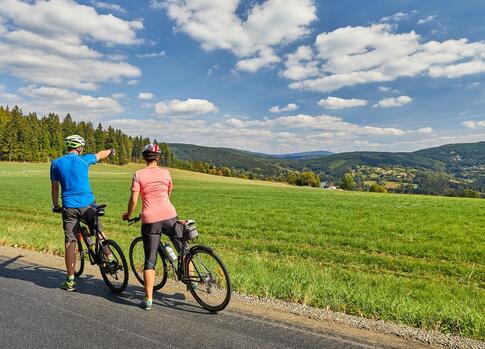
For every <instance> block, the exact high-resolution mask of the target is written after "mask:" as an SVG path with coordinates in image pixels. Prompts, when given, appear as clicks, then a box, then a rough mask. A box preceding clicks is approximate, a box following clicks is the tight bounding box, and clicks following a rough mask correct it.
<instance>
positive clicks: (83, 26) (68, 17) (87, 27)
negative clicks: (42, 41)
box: [0, 0, 143, 45]
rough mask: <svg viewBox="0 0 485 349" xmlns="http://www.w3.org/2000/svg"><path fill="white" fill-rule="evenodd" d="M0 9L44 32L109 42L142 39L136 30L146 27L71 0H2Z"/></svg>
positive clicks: (138, 22)
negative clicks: (33, 1) (34, 0)
mask: <svg viewBox="0 0 485 349" xmlns="http://www.w3.org/2000/svg"><path fill="white" fill-rule="evenodd" d="M0 13H1V14H2V16H3V17H5V18H7V19H10V20H12V21H14V22H15V24H16V25H18V26H20V27H22V28H25V29H27V30H29V31H31V32H35V33H38V34H40V35H43V36H46V37H48V36H63V35H79V36H88V37H90V38H92V39H94V40H97V41H102V42H105V43H108V44H128V45H131V44H135V43H138V42H140V40H139V39H138V38H137V37H136V33H135V30H139V29H142V28H143V23H142V22H140V21H124V20H122V19H119V18H117V17H115V16H113V15H111V14H108V15H100V14H98V13H97V12H96V10H95V9H94V8H93V7H90V6H85V5H81V4H78V3H76V2H74V1H70V0H53V1H36V2H35V3H33V4H30V3H26V2H23V1H19V0H2V1H0Z"/></svg>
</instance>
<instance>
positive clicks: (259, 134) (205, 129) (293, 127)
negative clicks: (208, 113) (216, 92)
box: [110, 114, 443, 153]
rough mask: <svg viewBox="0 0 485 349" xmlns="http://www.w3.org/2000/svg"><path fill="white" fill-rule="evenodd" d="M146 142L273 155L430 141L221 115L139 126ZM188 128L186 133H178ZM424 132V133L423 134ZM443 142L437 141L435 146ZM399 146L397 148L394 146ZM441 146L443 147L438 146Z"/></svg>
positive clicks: (317, 118) (319, 118) (318, 119)
mask: <svg viewBox="0 0 485 349" xmlns="http://www.w3.org/2000/svg"><path fill="white" fill-rule="evenodd" d="M110 123H111V124H112V125H113V126H115V127H118V128H122V129H123V130H125V131H127V132H129V133H131V134H135V135H136V134H138V133H139V125H140V120H136V119H117V120H112V121H110ZM143 124H144V125H146V126H147V127H146V129H147V131H148V132H151V134H149V136H151V137H156V138H162V137H163V139H166V140H167V141H168V142H189V143H193V144H194V143H195V144H203V145H209V146H210V145H213V146H225V147H232V148H240V149H247V150H254V151H266V152H273V153H283V152H294V151H307V150H315V149H329V150H331V151H346V150H363V149H374V150H378V149H380V150H390V149H391V147H394V148H393V149H395V150H401V151H402V150H403V146H402V145H401V144H405V145H406V147H407V148H410V147H414V148H413V149H415V148H416V147H417V145H416V144H417V143H416V142H418V141H421V140H430V139H431V137H430V134H425V133H426V132H427V131H428V130H426V132H423V130H420V129H418V130H409V129H401V128H394V127H380V126H375V125H358V124H355V123H351V122H347V121H345V120H344V119H343V118H340V117H337V116H332V115H325V114H323V115H306V114H296V115H289V116H279V117H275V118H264V119H258V120H255V119H245V118H241V117H236V116H230V115H226V117H225V118H224V119H222V120H218V121H211V119H206V118H197V117H194V118H190V119H189V118H178V117H170V116H167V117H164V118H162V119H149V120H143ZM185 128H190V133H184V132H182V133H180V129H185ZM423 129H425V128H423ZM440 141H441V142H442V140H440ZM394 144H398V145H394ZM441 144H443V143H441Z"/></svg>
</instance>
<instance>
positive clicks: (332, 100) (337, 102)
mask: <svg viewBox="0 0 485 349" xmlns="http://www.w3.org/2000/svg"><path fill="white" fill-rule="evenodd" d="M318 105H319V106H320V107H323V108H327V109H343V108H353V107H360V106H364V105H367V101H366V100H365V99H356V98H352V99H343V98H338V97H327V98H326V99H321V100H320V101H319V102H318Z"/></svg>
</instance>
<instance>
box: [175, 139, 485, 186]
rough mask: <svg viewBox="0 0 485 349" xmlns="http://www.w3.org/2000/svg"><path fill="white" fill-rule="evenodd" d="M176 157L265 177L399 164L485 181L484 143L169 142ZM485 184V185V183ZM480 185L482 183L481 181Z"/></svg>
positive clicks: (335, 175) (337, 173)
mask: <svg viewBox="0 0 485 349" xmlns="http://www.w3.org/2000/svg"><path fill="white" fill-rule="evenodd" d="M169 146H170V149H172V151H173V153H174V154H175V157H176V158H178V159H182V160H195V161H204V162H207V163H211V164H213V165H216V166H218V167H220V166H227V167H230V168H235V169H242V170H246V171H254V172H255V173H258V174H260V175H264V176H277V175H282V174H284V173H287V171H289V170H290V171H291V170H297V171H301V172H303V171H313V172H315V173H317V174H319V175H320V176H321V177H322V178H325V177H326V178H329V179H333V180H338V179H340V178H341V177H342V175H343V174H345V173H347V172H349V171H350V170H352V169H355V168H356V167H357V166H369V167H395V166H400V167H403V168H407V169H414V170H418V171H431V172H444V173H447V174H448V175H449V176H450V177H456V178H459V179H471V180H473V181H475V182H476V183H485V142H478V143H466V144H448V145H443V146H440V147H435V148H429V149H423V150H419V151H415V152H399V153H391V152H369V151H358V152H347V153H338V154H331V153H330V154H329V152H324V151H322V152H320V151H317V152H305V153H295V154H284V155H268V154H261V153H252V152H249V151H243V150H237V149H230V148H214V147H201V146H197V145H190V144H175V143H172V144H169ZM483 185H485V184H483ZM479 186H480V188H481V187H482V184H479Z"/></svg>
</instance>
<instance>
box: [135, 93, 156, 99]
mask: <svg viewBox="0 0 485 349" xmlns="http://www.w3.org/2000/svg"><path fill="white" fill-rule="evenodd" d="M153 97H154V96H153V93H150V92H140V93H139V94H138V98H140V99H143V100H150V99H152V98H153Z"/></svg>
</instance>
